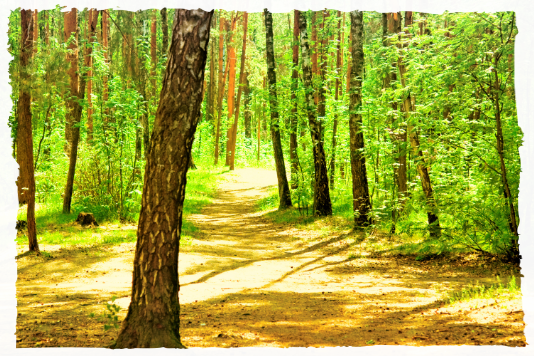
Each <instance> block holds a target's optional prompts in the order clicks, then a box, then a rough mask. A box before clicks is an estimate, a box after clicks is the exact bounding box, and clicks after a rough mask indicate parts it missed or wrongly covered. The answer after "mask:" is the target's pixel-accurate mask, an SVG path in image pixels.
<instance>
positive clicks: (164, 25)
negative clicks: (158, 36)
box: [160, 7, 169, 57]
mask: <svg viewBox="0 0 534 356" xmlns="http://www.w3.org/2000/svg"><path fill="white" fill-rule="evenodd" d="M160 14H161V32H163V39H162V41H161V54H162V55H163V56H164V57H167V51H168V50H169V24H168V20H167V8H166V7H164V8H163V9H161V11H160Z"/></svg>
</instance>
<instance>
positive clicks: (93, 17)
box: [87, 9, 98, 143]
mask: <svg viewBox="0 0 534 356" xmlns="http://www.w3.org/2000/svg"><path fill="white" fill-rule="evenodd" d="M87 20H88V21H87V36H88V37H89V39H88V43H89V46H91V45H92V43H93V42H94V41H95V35H96V26H97V24H98V11H97V10H96V9H89V11H88V18H87ZM92 78H93V57H89V72H88V73H87V142H88V143H91V142H92V141H93V103H92V99H91V94H92V92H93V79H92Z"/></svg>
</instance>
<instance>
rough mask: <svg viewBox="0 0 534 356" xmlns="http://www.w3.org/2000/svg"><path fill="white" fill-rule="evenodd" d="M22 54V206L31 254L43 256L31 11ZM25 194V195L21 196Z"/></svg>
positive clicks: (25, 13)
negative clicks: (38, 218)
mask: <svg viewBox="0 0 534 356" xmlns="http://www.w3.org/2000/svg"><path fill="white" fill-rule="evenodd" d="M20 22H21V54H20V72H21V73H20V77H21V85H20V89H19V90H20V91H19V100H18V102H17V114H18V115H17V116H18V117H17V119H18V127H17V137H18V140H17V142H18V145H17V151H18V152H17V159H18V162H19V166H20V175H19V179H18V188H19V203H25V204H28V207H27V213H26V223H27V228H28V243H29V250H30V251H36V252H39V243H38V242H37V230H36V226H35V175H34V166H33V134H32V112H31V108H30V106H31V96H30V93H29V90H28V89H29V88H28V84H29V82H30V80H31V75H30V73H29V72H28V71H27V70H26V67H27V66H28V63H29V61H30V58H31V56H32V47H33V40H34V38H33V33H34V32H33V28H34V26H36V25H37V23H34V19H32V11H31V10H21V12H20ZM21 192H22V193H21Z"/></svg>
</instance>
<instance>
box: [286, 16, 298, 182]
mask: <svg viewBox="0 0 534 356" xmlns="http://www.w3.org/2000/svg"><path fill="white" fill-rule="evenodd" d="M299 13H300V11H299V10H295V11H294V15H293V73H292V75H291V102H292V103H293V108H292V110H291V122H290V125H291V126H290V133H289V159H290V161H291V189H297V188H298V184H299V182H298V167H299V157H298V154H297V147H298V141H297V125H298V115H297V113H298V109H297V106H298V101H297V90H298V86H299V82H298V80H299V72H298V65H299Z"/></svg>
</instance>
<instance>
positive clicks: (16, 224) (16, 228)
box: [7, 220, 28, 235]
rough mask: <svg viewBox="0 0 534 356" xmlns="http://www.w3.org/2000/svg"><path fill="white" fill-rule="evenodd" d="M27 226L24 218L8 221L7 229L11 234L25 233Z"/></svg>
mask: <svg viewBox="0 0 534 356" xmlns="http://www.w3.org/2000/svg"><path fill="white" fill-rule="evenodd" d="M27 226H28V225H27V224H26V221H24V220H17V221H10V222H8V223H7V231H9V235H15V234H17V233H23V232H24V230H26V228H27Z"/></svg>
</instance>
